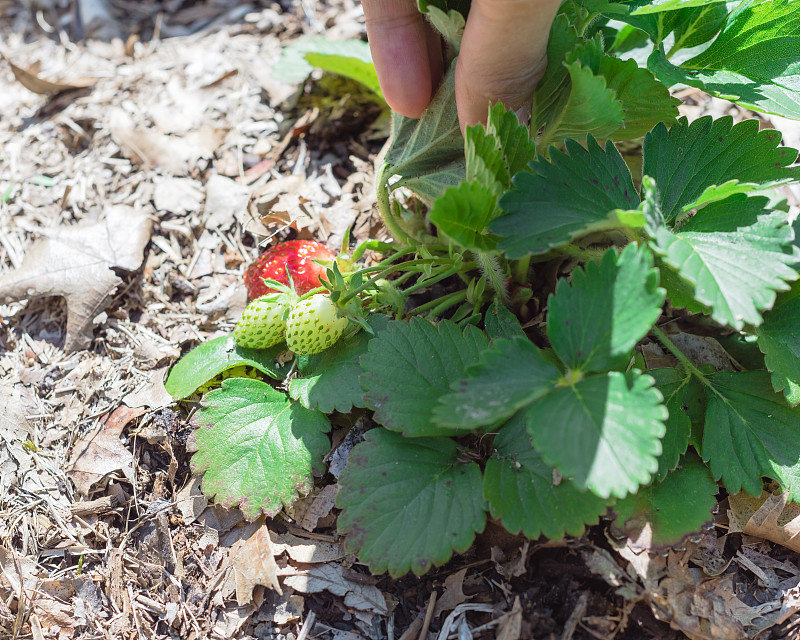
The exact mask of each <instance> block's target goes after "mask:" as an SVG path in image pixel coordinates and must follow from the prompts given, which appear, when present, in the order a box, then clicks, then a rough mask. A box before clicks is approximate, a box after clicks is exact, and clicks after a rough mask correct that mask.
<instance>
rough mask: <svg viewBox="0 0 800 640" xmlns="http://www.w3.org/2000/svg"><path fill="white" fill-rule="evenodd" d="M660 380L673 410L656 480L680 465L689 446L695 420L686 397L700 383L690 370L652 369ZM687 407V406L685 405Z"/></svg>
mask: <svg viewBox="0 0 800 640" xmlns="http://www.w3.org/2000/svg"><path fill="white" fill-rule="evenodd" d="M647 373H648V374H649V375H651V376H652V377H653V379H654V380H655V381H656V388H657V389H658V390H659V391H660V392H661V395H662V396H664V405H665V406H666V407H667V411H669V418H667V423H666V427H667V431H666V433H665V434H664V437H663V438H662V439H661V455H660V456H659V458H658V473H657V474H656V478H655V479H656V481H659V482H660V481H661V480H663V479H664V478H666V477H667V473H669V472H670V471H672V470H673V469H674V468H675V467H677V466H678V462H679V461H680V459H681V456H682V455H683V454H684V453H686V448H687V447H688V446H689V434H690V433H691V429H692V422H691V420H690V419H689V415H688V413H687V410H688V405H687V404H686V397H687V395H688V394H687V392H688V390H689V387H690V386H691V385H692V384H699V383H697V381H696V380H695V379H694V378H693V377H692V375H691V374H690V373H685V372H684V371H682V370H680V369H650V370H649V371H648V372H647ZM684 407H686V408H684Z"/></svg>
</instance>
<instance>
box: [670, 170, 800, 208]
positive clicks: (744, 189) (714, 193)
mask: <svg viewBox="0 0 800 640" xmlns="http://www.w3.org/2000/svg"><path fill="white" fill-rule="evenodd" d="M791 181H792V179H791V178H786V179H784V180H774V181H771V182H764V183H762V184H755V183H752V182H740V181H739V180H728V181H727V182H723V183H722V184H719V185H713V186H711V187H706V190H705V191H703V193H701V194H700V195H699V196H698V197H697V200H695V201H694V202H690V203H688V204H685V205H683V208H682V209H681V213H687V212H689V211H691V210H692V209H699V208H700V207H704V206H705V205H707V204H710V203H712V202H719V201H720V200H725V198H730V197H731V196H733V195H736V194H740V193H743V194H746V193H750V192H752V191H756V190H759V191H761V190H764V189H772V188H773V187H777V186H780V185H782V184H787V183H789V182H791Z"/></svg>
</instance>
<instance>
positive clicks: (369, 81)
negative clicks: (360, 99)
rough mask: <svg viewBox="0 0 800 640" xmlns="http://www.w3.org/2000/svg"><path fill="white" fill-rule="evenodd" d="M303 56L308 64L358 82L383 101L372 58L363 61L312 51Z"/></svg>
mask: <svg viewBox="0 0 800 640" xmlns="http://www.w3.org/2000/svg"><path fill="white" fill-rule="evenodd" d="M304 57H305V59H306V61H307V62H308V64H310V65H311V66H313V67H317V68H318V69H322V70H323V71H327V72H329V73H335V74H337V75H340V76H344V77H345V78H350V79H351V80H355V81H356V82H360V83H361V84H363V85H364V86H365V87H366V88H367V89H369V90H370V91H372V93H374V94H375V95H376V96H378V98H380V99H381V101H384V97H383V92H382V91H381V85H380V83H379V82H378V74H377V73H376V71H375V65H374V64H372V60H369V61H365V60H359V59H356V58H352V57H349V56H342V55H334V54H330V53H314V52H309V53H306V54H305V56H304Z"/></svg>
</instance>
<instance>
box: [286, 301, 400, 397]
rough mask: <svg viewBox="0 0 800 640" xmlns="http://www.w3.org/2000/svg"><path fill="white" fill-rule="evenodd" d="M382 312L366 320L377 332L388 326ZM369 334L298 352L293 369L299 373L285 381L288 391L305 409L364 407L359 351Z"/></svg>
mask: <svg viewBox="0 0 800 640" xmlns="http://www.w3.org/2000/svg"><path fill="white" fill-rule="evenodd" d="M388 323H389V320H388V318H387V317H386V316H382V315H373V316H370V317H369V318H368V319H367V324H369V326H370V327H371V328H372V330H373V331H374V332H375V333H376V334H377V333H379V332H381V331H383V330H384V329H386V327H387V326H388ZM372 338H373V335H371V334H369V333H367V332H366V331H361V332H359V333H357V334H356V335H355V336H353V337H351V338H350V339H349V340H346V341H345V340H341V341H339V342H337V343H336V344H335V345H333V346H332V347H331V348H329V349H325V351H323V352H322V353H318V354H316V355H313V356H300V357H299V358H298V359H297V370H298V373H299V374H300V376H302V377H298V378H295V379H294V380H292V381H291V383H290V384H289V395H290V396H292V398H294V399H295V400H299V401H300V403H301V404H302V405H303V406H304V407H306V408H307V409H318V410H320V411H322V412H323V413H331V412H332V411H340V412H341V413H347V412H349V411H350V410H351V409H352V408H353V407H364V406H366V405H365V404H364V390H363V389H362V388H361V384H360V383H359V381H358V377H359V375H361V373H362V369H361V363H360V362H359V360H360V358H361V356H362V355H364V354H365V353H366V352H367V345H368V344H369V341H370V340H371V339H372Z"/></svg>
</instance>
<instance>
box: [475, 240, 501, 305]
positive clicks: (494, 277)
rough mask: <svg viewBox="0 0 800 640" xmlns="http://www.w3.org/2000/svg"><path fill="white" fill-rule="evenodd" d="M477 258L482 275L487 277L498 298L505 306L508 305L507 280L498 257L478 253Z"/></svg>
mask: <svg viewBox="0 0 800 640" xmlns="http://www.w3.org/2000/svg"><path fill="white" fill-rule="evenodd" d="M475 256H476V257H477V258H478V264H479V265H480V267H481V273H483V275H485V276H486V282H488V283H489V286H490V287H491V288H492V289H493V290H494V292H495V293H496V294H497V297H498V298H499V299H500V301H501V302H502V303H503V304H504V305H506V306H507V305H508V291H506V279H505V275H504V274H503V272H502V270H501V269H500V264H499V260H498V258H497V256H495V255H493V254H491V253H482V252H477V253H476V254H475Z"/></svg>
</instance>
